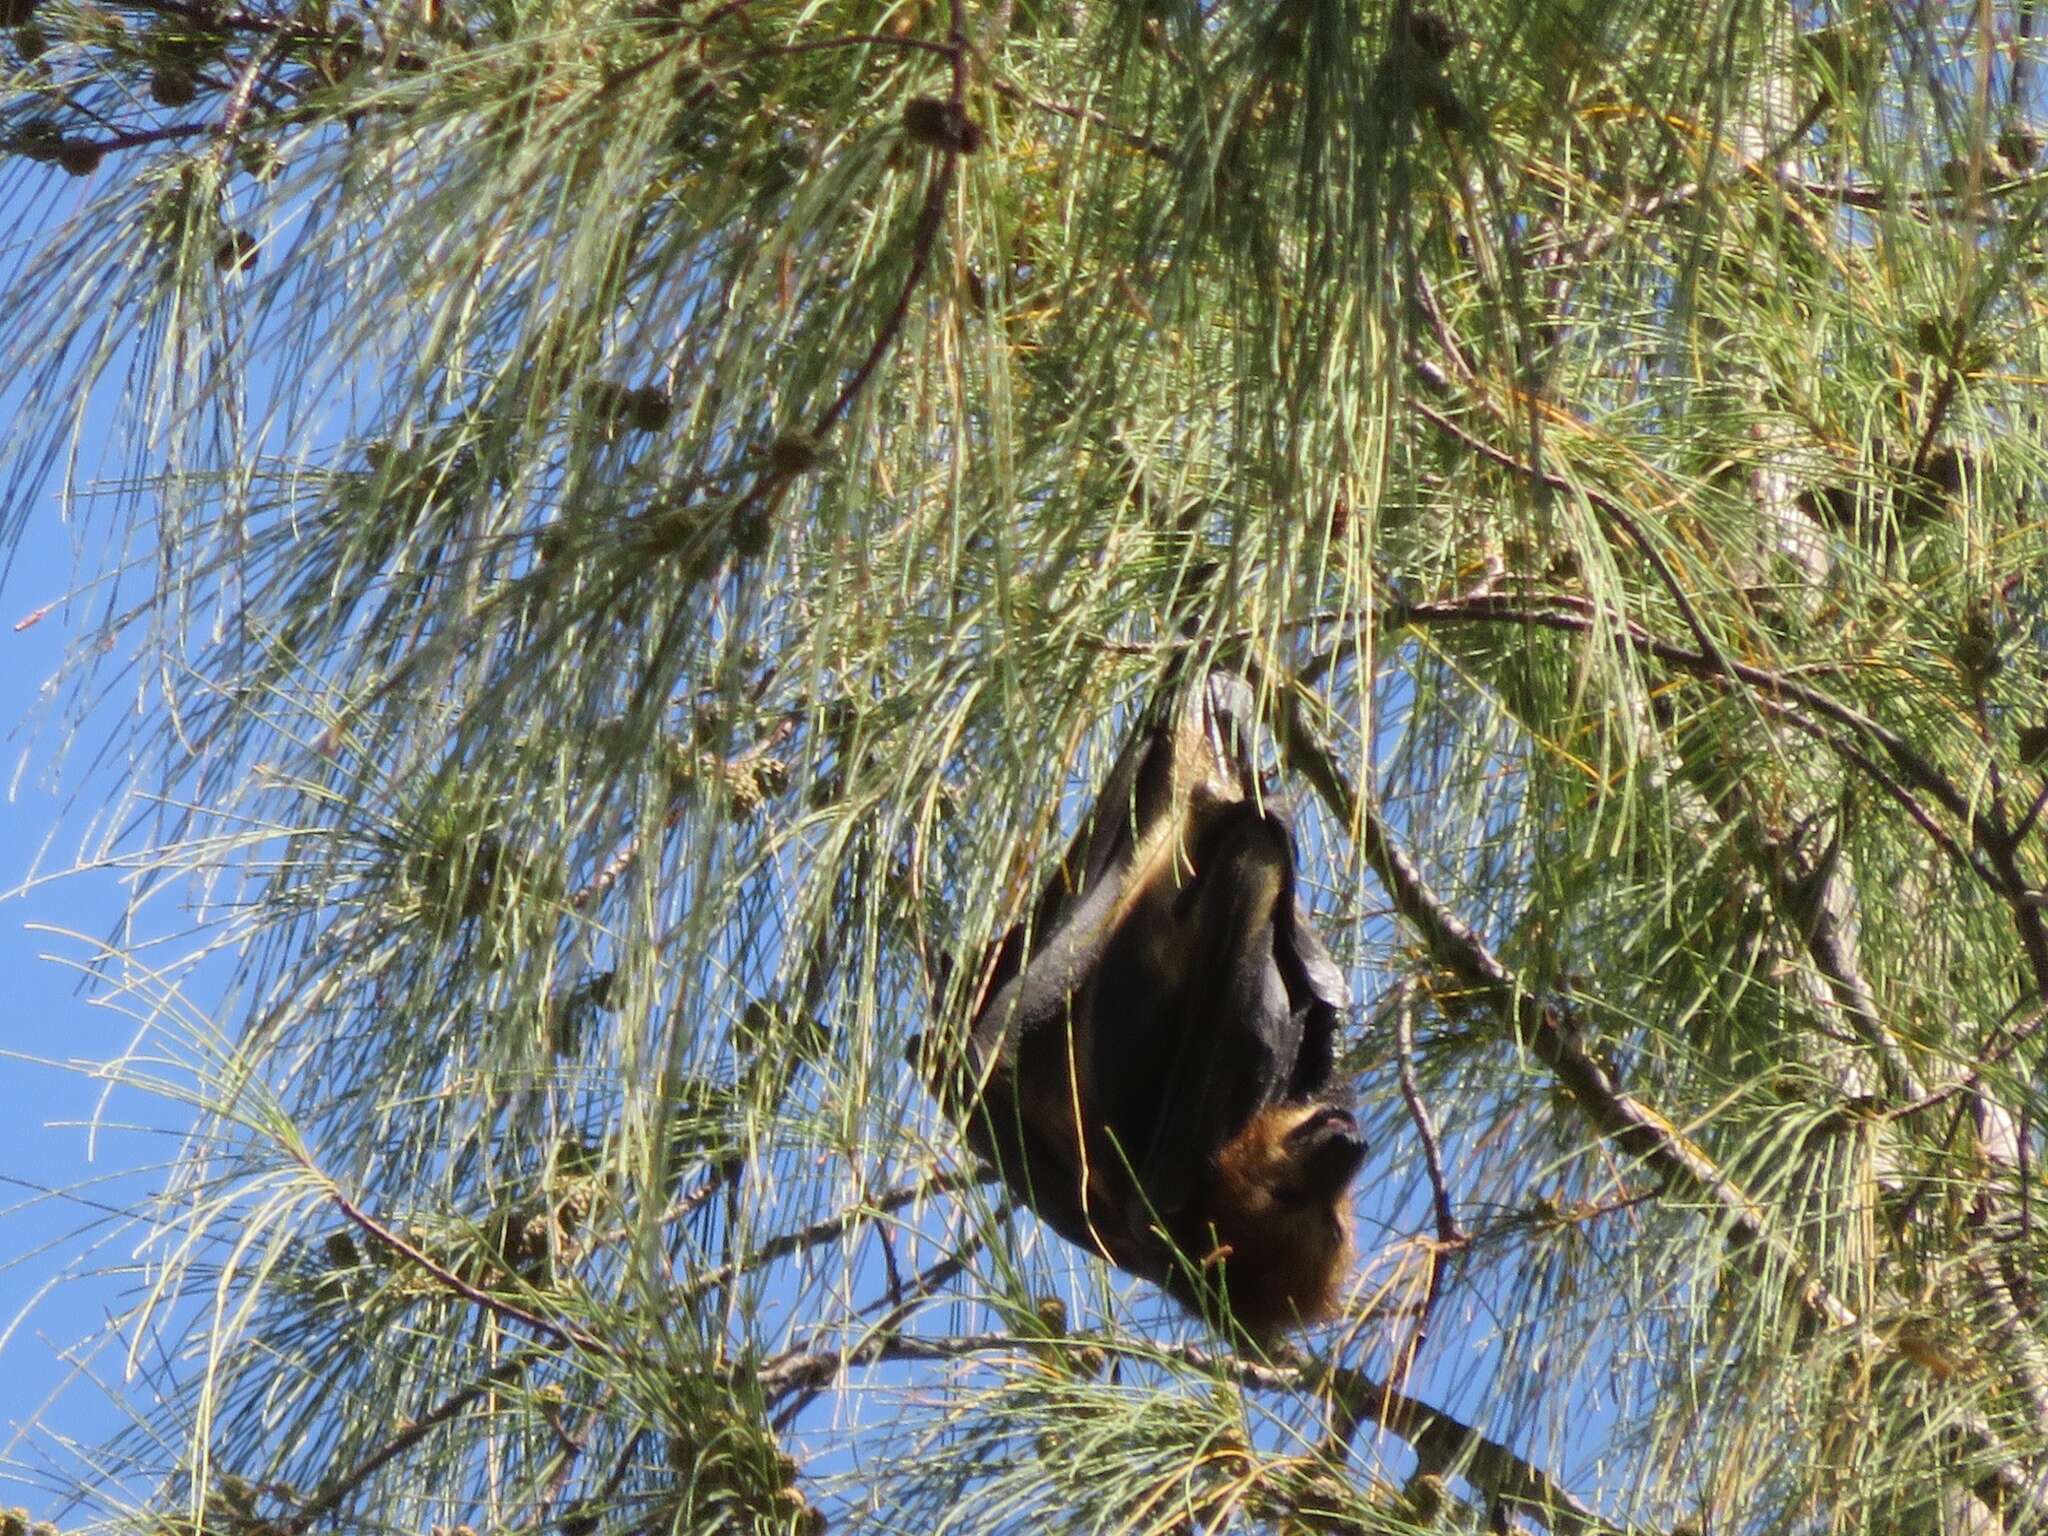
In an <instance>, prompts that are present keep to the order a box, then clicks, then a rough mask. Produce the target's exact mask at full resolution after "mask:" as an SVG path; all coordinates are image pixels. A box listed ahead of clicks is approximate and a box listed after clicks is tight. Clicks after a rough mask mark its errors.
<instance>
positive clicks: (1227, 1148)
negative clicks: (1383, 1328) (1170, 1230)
mask: <svg viewBox="0 0 2048 1536" xmlns="http://www.w3.org/2000/svg"><path fill="white" fill-rule="evenodd" d="M1363 1153H1364V1148H1363V1146H1362V1145H1361V1144H1360V1143H1359V1141H1358V1139H1357V1131H1356V1128H1355V1126H1354V1125H1353V1122H1352V1119H1351V1116H1350V1115H1349V1114H1347V1113H1346V1112H1345V1111H1343V1110H1341V1109H1335V1108H1332V1107H1330V1106H1328V1105H1325V1104H1281V1105H1275V1106H1273V1107H1271V1108H1268V1109H1265V1110H1261V1111H1260V1112H1259V1113H1258V1114H1256V1115H1254V1116H1253V1117H1252V1119H1251V1121H1250V1122H1249V1123H1248V1124H1247V1125H1246V1126H1245V1128H1244V1129H1243V1130H1241V1131H1239V1132H1238V1133H1237V1135H1236V1136H1234V1137H1232V1138H1231V1139H1230V1141H1229V1142H1227V1143H1225V1145H1224V1146H1223V1148H1222V1149H1221V1150H1220V1151H1219V1152H1218V1153H1217V1154H1216V1157H1215V1160H1214V1163H1213V1165H1212V1166H1211V1168H1210V1170H1209V1178H1208V1183H1207V1185H1206V1188H1205V1189H1204V1192H1203V1198H1202V1200H1201V1203H1200V1206H1199V1208H1198V1210H1197V1211H1196V1212H1195V1213H1194V1214H1195V1222H1194V1223H1191V1227H1192V1230H1189V1231H1186V1232H1184V1233H1183V1234H1180V1246H1181V1248H1182V1251H1183V1252H1184V1253H1185V1254H1187V1255H1188V1256H1190V1257H1191V1258H1198V1259H1199V1258H1201V1257H1202V1256H1203V1255H1207V1256H1208V1257H1207V1260H1206V1262H1204V1263H1203V1265H1202V1270H1203V1273H1202V1276H1201V1279H1200V1280H1199V1281H1192V1282H1191V1280H1190V1279H1189V1278H1188V1277H1179V1278H1175V1279H1172V1280H1170V1281H1169V1289H1171V1290H1173V1291H1174V1293H1175V1294H1176V1295H1177V1296H1178V1297H1179V1299H1180V1300H1182V1301H1183V1302H1186V1303H1187V1304H1188V1305H1190V1306H1197V1305H1198V1301H1197V1298H1195V1297H1194V1296H1193V1295H1192V1294H1190V1292H1191V1290H1192V1288H1193V1285H1194V1284H1204V1285H1206V1286H1208V1287H1210V1288H1212V1289H1215V1290H1219V1291H1221V1292H1222V1294H1223V1295H1225V1296H1227V1297H1228V1298H1229V1301H1230V1311H1231V1315H1232V1316H1233V1317H1234V1318H1235V1319H1236V1320H1237V1323H1238V1325H1239V1326H1240V1327H1242V1328H1243V1329H1244V1330H1245V1332H1246V1333H1248V1334H1250V1335H1251V1336H1252V1337H1253V1338H1255V1339H1259V1340H1262V1341H1270V1340H1272V1339H1274V1338H1276V1337H1278V1336H1279V1335H1280V1334H1281V1333H1282V1332H1284V1331H1285V1330H1287V1329H1289V1328H1299V1327H1304V1326H1307V1325H1309V1324H1312V1323H1318V1322H1323V1321H1326V1320H1327V1319H1329V1318H1330V1317H1333V1316H1334V1315H1335V1314H1336V1312H1337V1305H1338V1301H1339V1298H1340V1292H1341V1291H1342V1289H1343V1285H1344V1281H1345V1278H1346V1277H1347V1276H1348V1275H1349V1273H1350V1271H1351V1259H1352V1242H1351V1210H1350V1202H1349V1200H1348V1198H1347V1195H1348V1191H1349V1189H1350V1186H1351V1180H1352V1177H1353V1176H1354V1175H1355V1174H1356V1173H1357V1171H1358V1164H1359V1161H1360V1159H1361V1158H1362V1156H1363Z"/></svg>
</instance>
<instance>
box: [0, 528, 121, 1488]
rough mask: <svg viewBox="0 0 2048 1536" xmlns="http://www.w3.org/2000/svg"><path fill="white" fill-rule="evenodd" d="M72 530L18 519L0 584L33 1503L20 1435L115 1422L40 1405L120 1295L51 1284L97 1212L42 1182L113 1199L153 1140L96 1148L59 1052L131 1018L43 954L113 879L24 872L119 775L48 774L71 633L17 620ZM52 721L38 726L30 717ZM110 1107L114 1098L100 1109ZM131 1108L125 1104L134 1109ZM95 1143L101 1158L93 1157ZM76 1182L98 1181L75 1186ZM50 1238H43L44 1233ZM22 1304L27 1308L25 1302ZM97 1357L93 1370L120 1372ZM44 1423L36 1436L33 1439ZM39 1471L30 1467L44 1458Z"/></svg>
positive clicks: (41, 589)
mask: <svg viewBox="0 0 2048 1536" xmlns="http://www.w3.org/2000/svg"><path fill="white" fill-rule="evenodd" d="M72 579H73V578H72V556H71V550H70V542H69V537H68V535H67V533H66V530H65V529H64V528H63V526H62V525H61V523H60V522H59V521H58V518H57V515H56V510H55V508H54V506H53V507H52V508H51V509H50V511H49V515H48V516H47V517H39V518H37V519H36V520H35V521H34V522H33V523H32V524H31V525H30V526H29V528H28V529H27V531H26V533H25V534H24V536H23V542H22V544H21V546H20V548H19V550H18V551H17V556H16V559H15V561H14V564H13V567H12V569H11V570H10V571H9V572H8V575H7V579H6V583H5V586H4V587H0V719H4V720H5V721H7V722H8V723H9V725H10V726H12V727H13V730H12V732H11V734H10V735H9V737H8V752H7V757H6V762H7V767H8V777H9V780H10V790H11V792H10V794H9V795H8V796H7V798H6V799H5V800H4V801H0V887H4V888H5V889H6V890H7V891H8V893H9V894H8V896H7V899H6V900H5V901H4V902H0V976H5V978H6V996H7V1007H6V1009H5V1010H4V1014H0V1017H4V1018H5V1020H6V1024H5V1028H4V1032H0V1050H5V1052H6V1053H7V1055H6V1058H5V1066H4V1069H0V1255H7V1256H8V1257H7V1258H5V1259H4V1260H0V1330H6V1332H5V1334H4V1343H0V1453H4V1454H0V1505H21V1504H26V1505H28V1506H29V1507H30V1508H31V1509H32V1510H34V1511H35V1512H36V1513H38V1514H39V1515H47V1514H50V1513H52V1512H54V1502H53V1500H52V1498H51V1496H50V1491H51V1489H52V1487H53V1486H54V1483H53V1479H52V1478H51V1477H50V1475H49V1473H48V1470H47V1469H48V1466H49V1463H48V1461H47V1459H46V1457H47V1452H48V1447H47V1446H46V1445H37V1444H31V1443H30V1442H29V1441H28V1440H25V1439H24V1438H23V1434H24V1431H27V1430H28V1429H29V1426H31V1424H34V1423H38V1422H39V1423H41V1424H42V1425H43V1426H44V1428H45V1430H49V1431H56V1432H69V1433H72V1434H76V1435H82V1436H85V1437H87V1438H91V1439H96V1438H99V1437H100V1436H102V1435H104V1434H105V1433H107V1432H108V1431H110V1430H112V1429H113V1428H114V1427H115V1426H116V1423H117V1421H116V1419H115V1418H114V1417H113V1412H112V1409H111V1408H110V1407H109V1405H108V1404H107V1403H106V1402H105V1401H104V1400H103V1399H102V1397H101V1394H100V1393H98V1392H97V1391H94V1390H91V1388H90V1386H89V1384H84V1385H85V1386H86V1389H85V1390H82V1391H81V1390H77V1389H76V1388H74V1389H73V1390H72V1391H71V1392H69V1393H67V1394H65V1395H64V1396H63V1397H61V1398H60V1399H59V1400H58V1401H57V1402H56V1403H55V1404H54V1405H51V1404H50V1402H49V1399H50V1396H51V1394H52V1393H53V1392H54V1391H56V1390H57V1389H58V1388H59V1386H60V1385H61V1384H62V1383H63V1382H64V1381H65V1379H66V1377H67V1376H68V1375H69V1374H70V1371H69V1368H68V1367H67V1366H66V1365H65V1363H64V1360H63V1358H62V1356H63V1353H64V1352H65V1351H66V1350H68V1349H70V1348H71V1347H72V1346H74V1345H75V1344H77V1343H78V1341H79V1340H80V1339H81V1338H82V1337H85V1336H87V1335H90V1334H91V1333H92V1332H94V1331H95V1330H96V1329H97V1328H99V1327H100V1326H102V1324H103V1321H104V1318H105V1315H106V1309H108V1308H118V1307H120V1306H121V1304H122V1301H121V1292H122V1290H123V1287H122V1286H121V1284H120V1283H119V1282H118V1281H106V1282H92V1283H87V1284H82V1285H66V1286H64V1287H62V1288H61V1289H58V1290H56V1291H53V1292H46V1291H45V1287H46V1286H48V1285H49V1283H50V1282H51V1281H52V1280H53V1279H54V1278H55V1277H56V1276H57V1275H58V1274H59V1273H60V1272H61V1271H62V1270H63V1268H64V1262H65V1259H66V1258H67V1257H68V1256H71V1255H74V1254H75V1253H76V1249H77V1244H76V1243H75V1242H74V1241H70V1240H69V1239H71V1238H73V1237H74V1236H75V1234H77V1233H78V1231H79V1229H80V1228H81V1227H82V1226H84V1225H85V1224H86V1223H87V1222H89V1221H92V1220H93V1219H95V1217H96V1216H97V1214H98V1213H97V1212H95V1211H93V1210H92V1209H90V1208H88V1207H86V1206H83V1205H81V1204H79V1203H78V1202H77V1201H75V1200H70V1199H65V1198H62V1197H59V1196H52V1195H49V1194H47V1193H45V1191H47V1190H51V1189H57V1190H64V1189H74V1190H75V1191H76V1193H78V1194H79V1195H82V1196H85V1197H88V1198H92V1199H97V1200H110V1201H113V1202H119V1201H120V1199H121V1198H122V1190H123V1186H124V1183H125V1185H126V1188H127V1189H129V1190H133V1189H134V1188H135V1187H136V1186H135V1184H134V1182H133V1181H132V1180H129V1181H121V1180H116V1181H114V1182H113V1183H111V1184H109V1185H106V1186H104V1187H100V1186H99V1185H98V1182H97V1181H99V1180H103V1179H105V1178H106V1177H107V1176H108V1175H109V1174H113V1173H117V1172H119V1171H120V1170H122V1169H125V1168H130V1167H133V1166H134V1165H135V1164H136V1163H137V1162H139V1161H140V1160H141V1159H142V1158H143V1157H148V1156H156V1155H161V1154H160V1153H159V1152H153V1151H149V1150H146V1147H147V1144H148V1142H149V1141H151V1140H154V1138H137V1137H135V1136H133V1135H122V1134H119V1133H111V1134H108V1135H103V1136H102V1137H101V1138H100V1139H99V1145H98V1146H97V1148H92V1147H90V1146H89V1135H90V1132H89V1127H88V1124H87V1122H89V1121H90V1120H91V1118H92V1117H93V1115H94V1113H95V1110H96V1108H97V1107H98V1099H99V1093H100V1085H99V1084H97V1083H95V1082H93V1081H92V1080H90V1079H89V1078H88V1077H87V1076H85V1075H84V1074H83V1073H81V1072H79V1071H76V1070H67V1069H65V1068H62V1067H60V1066H57V1065H54V1064H46V1063H55V1062H60V1061H66V1060H83V1059H92V1058H104V1057H106V1056H109V1055H112V1054H114V1053H115V1052H117V1051H118V1050H119V1049H120V1048H121V1046H122V1044H123V1043H125V1040H126V1038H127V1036H128V1033H129V1031H128V1028H127V1027H126V1024H125V1021H124V1020H123V1019H122V1018H120V1017H119V1016H118V1015H117V1014H115V1013H113V1012H112V1011H110V1010H107V1009H104V1008H96V1007H93V1006H90V1005H89V1004H88V1002H87V1000H86V999H85V997H84V996H83V995H81V993H80V991H79V987H78V972H77V971H76V969H75V968H74V967H73V966H71V965H67V964H62V963H59V962H57V961H56V960H53V959H51V958H48V957H49V956H51V955H52V954H63V955H67V956H69V957H71V958H72V959H73V960H75V959H76V958H77V957H78V956H80V955H81V954H82V953H84V945H83V943H81V941H79V940H77V939H69V938H66V937H65V936H64V935H63V934H62V933H51V932H44V931H39V930H40V929H44V928H54V929H59V930H66V931H68V932H70V933H75V934H82V935H88V936H102V935H105V934H107V933H108V932H109V931H110V930H111V928H112V926H113V924H114V922H115V920H116V919H117V917H118V915H119V913H120V910H121V891H120V888H119V886H118V884H117V880H116V877H115V876H114V875H113V874H112V873H110V872H105V871H93V872H89V873H86V874H82V875H75V876H71V877H67V878H64V879H60V880H55V881H45V882H41V883H38V884H35V885H33V886H30V887H28V888H27V889H22V888H21V883H22V882H23V880H24V879H26V878H27V877H28V876H29V875H30V874H31V873H32V872H33V871H34V870H35V869H37V868H38V867H41V868H44V869H50V868H57V869H62V868H66V867H68V866H70V865H71V864H72V863H73V862H75V860H76V858H77V851H78V847H79V840H80V835H81V833H82V831H83V829H84V827H85V824H86V822H87V820H88V818H89V816H90V813H91V811H92V810H93V809H94V808H95V806H96V805H97V804H98V803H99V801H100V800H101V799H102V798H103V797H104V796H105V795H106V794H107V793H108V790H109V786H110V785H111V783H112V780H111V777H110V776H109V775H108V774H106V773H105V772H99V773H93V772H89V771H87V767H86V758H87V756H88V754H87V753H84V752H80V753H77V754H74V757H73V759H72V761H71V762H69V763H67V764H65V765H63V766H62V767H61V768H60V769H59V770H58V771H56V772H55V773H54V774H53V773H52V772H51V758H52V755H53V754H52V745H53V742H54V740H55V738H56V735H57V731H56V729H55V726H54V722H51V721H48V718H47V717H48V710H47V708H46V707H42V708H41V709H40V711H39V706H43V705H44V699H43V688H44V684H45V683H46V681H47V680H48V679H49V678H50V677H51V675H52V674H53V673H55V672H56V670H57V669H58V667H59V666H60V664H61V663H62V660H63V653H64V648H65V646H66V644H67V643H68V641H69V640H70V639H71V638H72V636H71V635H70V634H69V633H68V632H67V629H66V626H65V622H64V620H63V619H62V617H61V616H59V615H57V614H52V615H51V616H49V617H46V618H44V619H42V620H41V621H40V622H38V623H35V624H32V625H31V626H30V627H28V628H27V629H22V630H16V629H15V628H14V626H15V625H16V624H17V623H18V622H19V621H20V620H22V619H23V618H24V617H26V616H28V615H29V614H31V613H33V612H34V611H35V610H36V609H38V608H40V607H41V606H42V605H43V604H45V603H47V602H49V601H51V600H52V599H53V598H54V597H57V596H59V595H60V594H62V593H63V592H64V591H65V590H67V589H68V588H69V587H70V585H71V584H72ZM37 718H41V719H44V720H45V722H46V728H45V729H42V730H37V729H36V728H35V721H36V719H37ZM107 1108H109V1109H111V1110H112V1111H113V1112H114V1113H115V1114H117V1115H118V1114H120V1113H122V1112H123V1111H122V1107H121V1106H119V1105H112V1106H107ZM133 1108H134V1107H133V1106H130V1107H129V1109H128V1112H129V1113H131V1114H132V1113H133ZM89 1151H95V1152H96V1154H97V1155H96V1156H92V1157H91V1158H90V1159H89V1157H88V1153H89ZM84 1181H94V1182H93V1184H92V1186H91V1187H85V1188H79V1186H80V1185H81V1183H82V1182H84ZM51 1244H55V1245H57V1247H55V1248H50V1247H48V1246H47V1245H51ZM128 1249H129V1245H128V1244H127V1243H124V1242H119V1241H117V1242H116V1243H115V1244H114V1245H113V1246H112V1247H111V1248H109V1249H107V1250H105V1251H103V1252H102V1253H100V1254H98V1255H95V1256H94V1257H93V1258H92V1259H89V1260H87V1262H88V1263H89V1264H92V1265H95V1266H104V1265H105V1264H107V1263H110V1262H114V1261H116V1260H118V1259H125V1258H126V1256H127V1253H128ZM24 1309H28V1310H27V1311H26V1315H23V1314H24ZM118 1364H119V1362H118V1361H110V1360H109V1361H102V1362H100V1368H101V1369H102V1370H106V1369H109V1368H118ZM40 1436H41V1432H40V1431H38V1432H35V1433H34V1438H36V1439H38V1440H39V1439H40ZM39 1468H40V1469H42V1470H40V1471H39V1470H38V1469H39Z"/></svg>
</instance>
